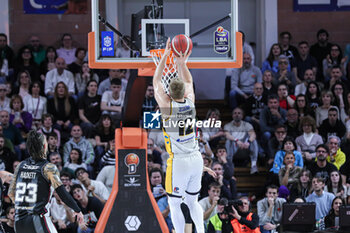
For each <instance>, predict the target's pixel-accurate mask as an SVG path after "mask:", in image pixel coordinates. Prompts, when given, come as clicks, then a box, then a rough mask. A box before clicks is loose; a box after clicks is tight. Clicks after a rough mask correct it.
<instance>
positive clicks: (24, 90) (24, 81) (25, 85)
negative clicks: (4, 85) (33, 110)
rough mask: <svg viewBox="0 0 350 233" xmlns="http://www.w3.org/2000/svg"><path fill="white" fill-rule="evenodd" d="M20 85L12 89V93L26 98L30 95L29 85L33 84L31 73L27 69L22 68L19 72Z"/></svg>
mask: <svg viewBox="0 0 350 233" xmlns="http://www.w3.org/2000/svg"><path fill="white" fill-rule="evenodd" d="M17 80H18V86H15V88H14V89H13V90H12V94H18V95H20V96H21V97H22V99H23V100H24V99H25V98H26V97H27V96H28V95H29V89H30V88H29V87H30V84H31V82H32V81H31V77H30V73H29V72H28V71H26V70H22V71H20V72H19V73H18V77H17Z"/></svg>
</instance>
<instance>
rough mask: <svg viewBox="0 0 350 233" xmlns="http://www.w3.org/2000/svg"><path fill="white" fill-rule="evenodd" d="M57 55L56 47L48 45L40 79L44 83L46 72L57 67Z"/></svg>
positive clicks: (41, 65) (41, 64) (41, 66)
mask: <svg viewBox="0 0 350 233" xmlns="http://www.w3.org/2000/svg"><path fill="white" fill-rule="evenodd" d="M57 57H58V56H57V53H56V49H55V48H54V47H53V46H49V47H47V49H46V54H45V60H44V61H42V62H41V63H40V81H41V82H42V83H44V82H45V76H46V73H47V72H49V71H50V70H53V69H55V68H56V64H55V61H56V58H57Z"/></svg>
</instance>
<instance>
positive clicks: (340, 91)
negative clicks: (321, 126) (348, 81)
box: [331, 81, 348, 123]
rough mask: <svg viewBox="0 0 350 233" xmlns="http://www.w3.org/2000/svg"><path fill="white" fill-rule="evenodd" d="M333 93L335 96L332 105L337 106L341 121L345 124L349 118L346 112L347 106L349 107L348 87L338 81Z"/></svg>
mask: <svg viewBox="0 0 350 233" xmlns="http://www.w3.org/2000/svg"><path fill="white" fill-rule="evenodd" d="M331 91H332V93H333V96H334V101H333V103H332V105H334V106H337V107H338V109H339V110H340V119H341V120H342V121H343V122H344V123H345V120H346V118H347V115H346V112H345V106H346V105H348V103H347V100H348V99H347V94H348V91H347V88H346V86H345V85H344V84H343V83H342V82H340V81H337V82H336V83H335V84H334V85H333V86H332V88H331Z"/></svg>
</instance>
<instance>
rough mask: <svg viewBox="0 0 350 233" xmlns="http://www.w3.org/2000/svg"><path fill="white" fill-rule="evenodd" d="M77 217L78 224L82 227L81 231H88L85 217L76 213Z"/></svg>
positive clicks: (80, 213)
mask: <svg viewBox="0 0 350 233" xmlns="http://www.w3.org/2000/svg"><path fill="white" fill-rule="evenodd" d="M73 216H75V217H76V221H77V222H78V225H79V227H80V229H82V230H84V231H85V230H87V224H86V223H85V221H84V215H83V213H82V212H79V213H74V215H73Z"/></svg>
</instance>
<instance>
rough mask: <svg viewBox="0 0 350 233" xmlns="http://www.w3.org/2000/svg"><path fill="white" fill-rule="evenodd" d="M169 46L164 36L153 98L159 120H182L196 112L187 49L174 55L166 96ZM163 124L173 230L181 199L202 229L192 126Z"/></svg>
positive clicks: (179, 221)
mask: <svg viewBox="0 0 350 233" xmlns="http://www.w3.org/2000/svg"><path fill="white" fill-rule="evenodd" d="M170 50H171V49H170V39H168V41H167V44H166V48H165V52H164V55H163V57H162V58H161V60H160V62H159V65H158V66H157V68H156V71H155V73H154V77H153V87H154V91H155V98H156V100H157V103H158V105H159V107H160V109H161V113H162V118H163V120H165V121H168V122H180V121H184V122H186V120H187V119H190V120H192V119H195V116H196V113H195V106H194V101H195V96H194V91H193V81H192V75H191V73H190V71H189V69H188V67H187V65H186V59H187V58H188V57H189V55H190V53H188V54H182V55H180V57H176V66H177V71H178V78H174V79H172V80H171V81H170V84H169V95H170V96H168V95H167V94H166V93H165V91H164V89H163V86H162V83H161V79H162V73H163V69H164V67H165V62H166V59H167V57H168V56H169V54H170ZM167 125H169V126H167V127H166V128H165V127H163V133H164V138H165V147H166V149H167V152H168V153H169V155H170V157H169V159H168V161H167V170H166V179H165V189H166V192H167V194H168V197H169V199H168V202H169V207H170V212H171V219H172V222H173V224H174V227H175V231H176V233H183V232H184V229H185V218H184V216H183V214H182V211H181V207H180V206H181V202H182V200H184V202H185V203H186V205H187V206H188V208H189V210H190V214H191V218H192V220H193V222H194V224H195V225H196V230H197V232H198V233H204V224H203V210H202V207H201V206H200V205H199V203H198V194H199V191H200V189H201V178H202V172H203V159H202V156H201V154H200V152H199V149H198V142H197V139H196V135H195V130H194V127H191V126H187V127H186V126H185V127H182V126H181V127H179V126H177V125H174V124H167Z"/></svg>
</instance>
